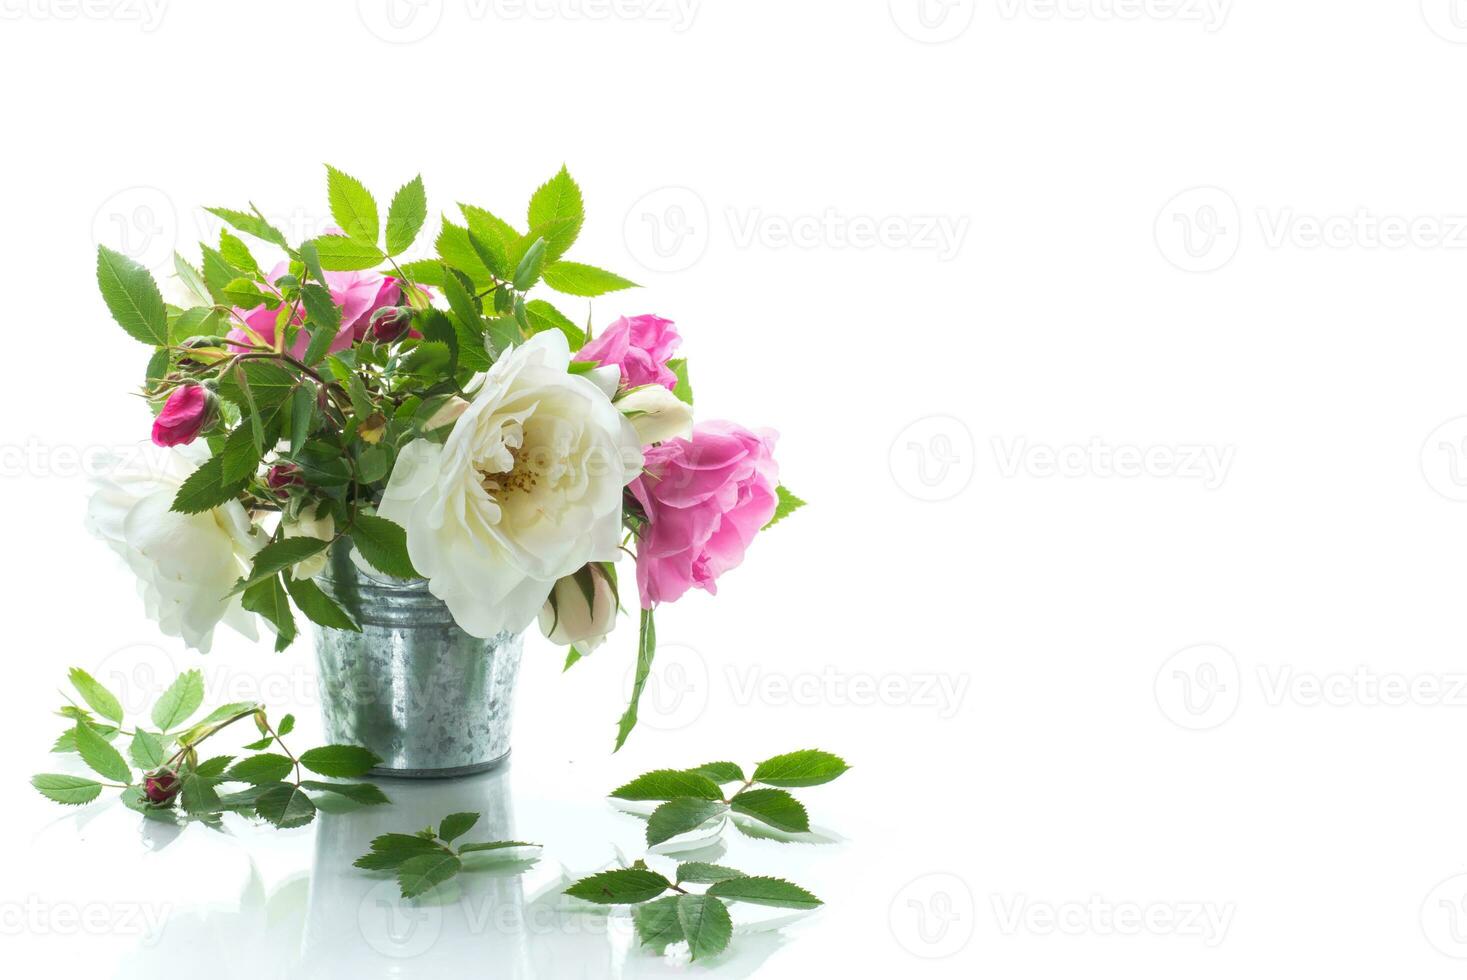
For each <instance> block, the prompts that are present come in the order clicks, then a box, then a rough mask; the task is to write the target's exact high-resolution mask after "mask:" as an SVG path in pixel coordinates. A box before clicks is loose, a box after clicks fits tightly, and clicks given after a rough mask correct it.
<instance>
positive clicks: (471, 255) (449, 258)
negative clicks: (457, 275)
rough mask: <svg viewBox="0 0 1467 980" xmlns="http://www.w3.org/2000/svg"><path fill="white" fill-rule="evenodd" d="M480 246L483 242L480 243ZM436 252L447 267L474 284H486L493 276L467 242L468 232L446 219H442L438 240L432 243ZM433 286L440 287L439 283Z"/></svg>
mask: <svg viewBox="0 0 1467 980" xmlns="http://www.w3.org/2000/svg"><path fill="white" fill-rule="evenodd" d="M480 244H481V246H482V245H483V242H481V243H480ZM433 245H434V248H436V249H437V250H438V257H439V258H440V259H442V260H443V261H444V262H445V263H447V264H448V265H449V266H451V267H453V268H455V269H457V270H458V271H459V272H462V273H463V274H464V275H466V276H468V277H469V279H471V280H472V281H474V282H476V283H485V284H487V283H488V282H490V280H492V279H494V278H495V276H494V275H493V274H492V273H493V270H491V269H490V268H489V266H486V265H485V264H484V260H483V259H482V258H481V257H480V256H479V252H478V250H477V249H475V248H474V245H473V243H472V242H471V241H470V240H469V230H468V229H467V228H463V227H461V226H459V225H456V224H454V223H453V222H451V221H449V220H448V219H447V218H444V219H443V227H442V229H441V230H440V231H439V232H438V238H437V240H436V241H435V242H434V243H433ZM434 285H442V283H441V282H439V283H435V284H434Z"/></svg>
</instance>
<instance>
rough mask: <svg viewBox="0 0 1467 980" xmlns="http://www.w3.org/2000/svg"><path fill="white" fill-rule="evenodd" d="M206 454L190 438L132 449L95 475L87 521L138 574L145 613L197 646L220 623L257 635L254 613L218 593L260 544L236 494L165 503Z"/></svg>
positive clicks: (203, 645) (205, 648)
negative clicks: (198, 502)
mask: <svg viewBox="0 0 1467 980" xmlns="http://www.w3.org/2000/svg"><path fill="white" fill-rule="evenodd" d="M207 458H208V453H207V450H205V449H203V448H202V447H200V446H199V445H197V444H195V445H191V446H180V447H177V448H174V449H170V450H167V451H165V452H143V453H139V456H138V458H136V459H134V460H133V461H131V462H130V463H129V464H128V465H126V466H123V467H120V468H118V469H117V470H115V471H114V472H113V473H111V474H110V475H109V476H107V477H102V478H99V479H98V480H97V484H96V490H95V492H94V493H93V494H92V499H91V501H90V503H89V504H88V506H87V525H88V527H90V528H91V530H92V532H93V533H94V534H96V535H97V536H98V537H100V538H101V539H102V540H104V541H106V542H107V543H108V544H109V545H111V546H112V549H113V550H114V551H116V552H117V553H118V554H119V555H121V556H122V557H123V560H125V561H126V562H127V564H128V567H129V568H131V569H132V571H133V574H135V575H137V577H138V592H139V593H140V594H141V595H142V597H143V607H144V609H145V610H146V611H147V614H148V617H149V618H150V619H153V620H154V621H156V622H157V623H158V627H159V628H160V629H161V630H162V631H163V632H164V634H166V635H168V636H177V637H182V639H183V641H184V642H185V643H187V644H188V645H189V646H191V647H193V648H194V649H196V650H198V651H200V652H202V653H208V652H209V647H210V645H211V644H212V642H213V639H214V627H215V626H217V625H218V624H219V623H220V622H224V623H227V624H228V625H230V626H232V627H233V628H234V629H236V630H238V631H239V632H241V633H243V634H244V635H245V636H247V637H249V638H250V639H252V640H253V639H256V637H257V634H256V632H255V617H254V616H253V615H252V614H250V613H248V612H246V611H245V609H244V607H243V606H241V605H240V598H239V596H237V595H236V596H230V597H229V598H225V596H226V594H227V593H228V592H229V590H230V589H232V588H234V583H235V582H236V580H238V579H239V578H240V576H242V575H245V574H247V573H248V571H249V567H250V559H251V557H252V556H253V555H254V554H255V552H257V551H259V550H260V548H261V547H263V546H264V543H265V541H264V535H262V534H260V533H259V532H258V530H257V529H256V528H255V527H254V526H253V525H252V524H251V523H250V519H249V515H248V514H246V513H245V509H244V506H243V505H242V504H240V502H239V501H238V500H231V501H229V502H228V503H225V504H223V505H221V506H219V507H215V508H214V509H213V510H209V511H205V512H204V513H202V514H177V513H174V512H173V511H171V510H169V507H171V506H172V504H173V498H174V496H175V495H176V494H177V493H178V488H179V487H180V486H182V485H183V481H184V480H185V479H186V478H187V477H188V476H189V474H190V473H192V472H193V471H194V470H195V469H197V468H198V465H199V463H201V462H202V461H203V460H204V459H207Z"/></svg>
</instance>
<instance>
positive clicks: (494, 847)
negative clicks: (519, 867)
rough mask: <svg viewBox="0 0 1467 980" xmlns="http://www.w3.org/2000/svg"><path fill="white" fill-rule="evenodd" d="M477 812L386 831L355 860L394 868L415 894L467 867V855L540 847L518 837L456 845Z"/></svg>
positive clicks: (405, 890)
mask: <svg viewBox="0 0 1467 980" xmlns="http://www.w3.org/2000/svg"><path fill="white" fill-rule="evenodd" d="M480 816H481V815H480V814H478V813H450V814H449V815H448V816H446V817H444V818H443V819H442V820H441V821H439V823H438V826H437V827H436V828H435V827H427V828H424V829H423V830H420V831H418V832H417V833H415V834H383V835H381V836H380V837H376V838H374V839H373V840H372V844H371V850H370V851H368V852H367V853H366V854H363V855H362V856H361V857H359V858H357V859H356V861H355V862H353V864H354V865H355V866H356V867H358V868H361V869H363V870H365V871H392V872H394V873H395V874H396V875H397V883H398V887H399V888H401V889H402V897H403V898H413V897H415V896H417V895H421V894H422V893H423V892H425V891H427V890H428V889H430V888H432V887H433V886H434V885H441V884H443V882H445V881H448V880H449V879H450V878H453V877H454V876H456V875H457V874H458V873H459V872H460V871H462V870H464V857H465V855H468V854H482V853H486V852H491V851H498V852H504V853H506V854H509V855H518V854H519V853H521V852H522V849H524V848H538V847H539V846H540V845H539V844H528V843H526V842H524V841H517V840H496V841H479V842H470V843H467V844H459V845H457V846H455V845H454V843H453V842H454V841H456V840H458V839H459V838H460V837H462V836H463V835H464V834H466V833H468V832H469V831H470V830H472V829H473V828H474V825H475V824H477V823H478V822H479V817H480Z"/></svg>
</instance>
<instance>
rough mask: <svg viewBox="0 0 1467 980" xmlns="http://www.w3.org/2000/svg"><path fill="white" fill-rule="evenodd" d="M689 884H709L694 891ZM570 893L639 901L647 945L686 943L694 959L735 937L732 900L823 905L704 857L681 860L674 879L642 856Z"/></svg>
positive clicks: (636, 915)
mask: <svg viewBox="0 0 1467 980" xmlns="http://www.w3.org/2000/svg"><path fill="white" fill-rule="evenodd" d="M686 885H706V886H707V887H706V888H704V890H703V891H702V892H694V891H689V890H688V889H687V888H686V887H684V886H686ZM668 892H672V893H673V894H671V895H669V894H667V893H668ZM565 893H566V894H567V895H571V896H573V897H575V898H580V899H584V900H585V901H588V902H596V903H598V904H601V905H631V906H635V907H634V909H633V910H632V919H633V921H634V922H635V923H636V927H637V937H638V938H639V939H640V940H641V941H642V944H643V945H645V946H648V947H650V948H651V949H653V950H655V951H656V952H657V953H659V954H660V953H662V952H664V951H665V950H666V949H667V947H668V946H670V945H672V944H673V943H676V942H686V943H687V944H688V949H689V950H690V952H691V953H692V958H693V959H695V960H697V959H704V958H706V957H709V956H714V955H717V954H718V953H721V952H723V950H725V949H726V948H728V943H729V940H730V938H732V936H733V920H732V919H731V918H730V916H729V914H728V905H727V903H728V902H747V903H749V904H751V905H769V906H773V907H775V908H785V909H800V910H809V909H813V908H816V907H818V906H819V905H820V904H821V902H820V899H818V898H816V897H815V896H814V895H812V894H810V892H808V891H806V890H805V889H804V888H801V887H800V886H799V885H796V884H793V883H791V882H788V881H785V880H784V879H783V878H773V877H769V876H766V875H747V874H745V873H744V872H742V871H739V870H737V869H735V868H729V867H725V866H723V865H720V864H707V863H704V862H702V861H686V862H684V863H682V864H679V865H678V867H677V873H676V874H675V876H674V879H673V880H671V881H670V880H668V879H667V877H665V876H664V875H662V874H659V873H658V872H656V871H653V870H652V869H650V868H648V867H647V863H646V862H645V861H637V862H635V863H634V864H633V865H632V866H631V867H629V868H613V869H612V870H610V871H602V872H600V873H599V874H594V875H591V876H590V877H587V878H582V879H581V880H579V881H577V882H575V883H574V884H572V885H571V886H570V887H569V888H567V889H566V890H565Z"/></svg>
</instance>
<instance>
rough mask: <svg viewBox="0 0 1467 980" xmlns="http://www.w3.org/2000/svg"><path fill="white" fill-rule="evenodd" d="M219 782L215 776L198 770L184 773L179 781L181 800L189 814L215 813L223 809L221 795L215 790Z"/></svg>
mask: <svg viewBox="0 0 1467 980" xmlns="http://www.w3.org/2000/svg"><path fill="white" fill-rule="evenodd" d="M215 782H217V780H216V778H215V777H213V776H208V775H204V774H202V773H200V772H198V771H197V770H194V771H192V772H185V773H183V775H182V777H181V778H180V780H179V784H180V787H181V788H180V790H179V800H180V802H181V803H182V804H183V809H184V811H185V812H187V813H195V814H198V813H215V812H217V811H218V810H219V809H221V803H220V800H219V793H218V792H217V791H216V790H215V789H214V784H215Z"/></svg>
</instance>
